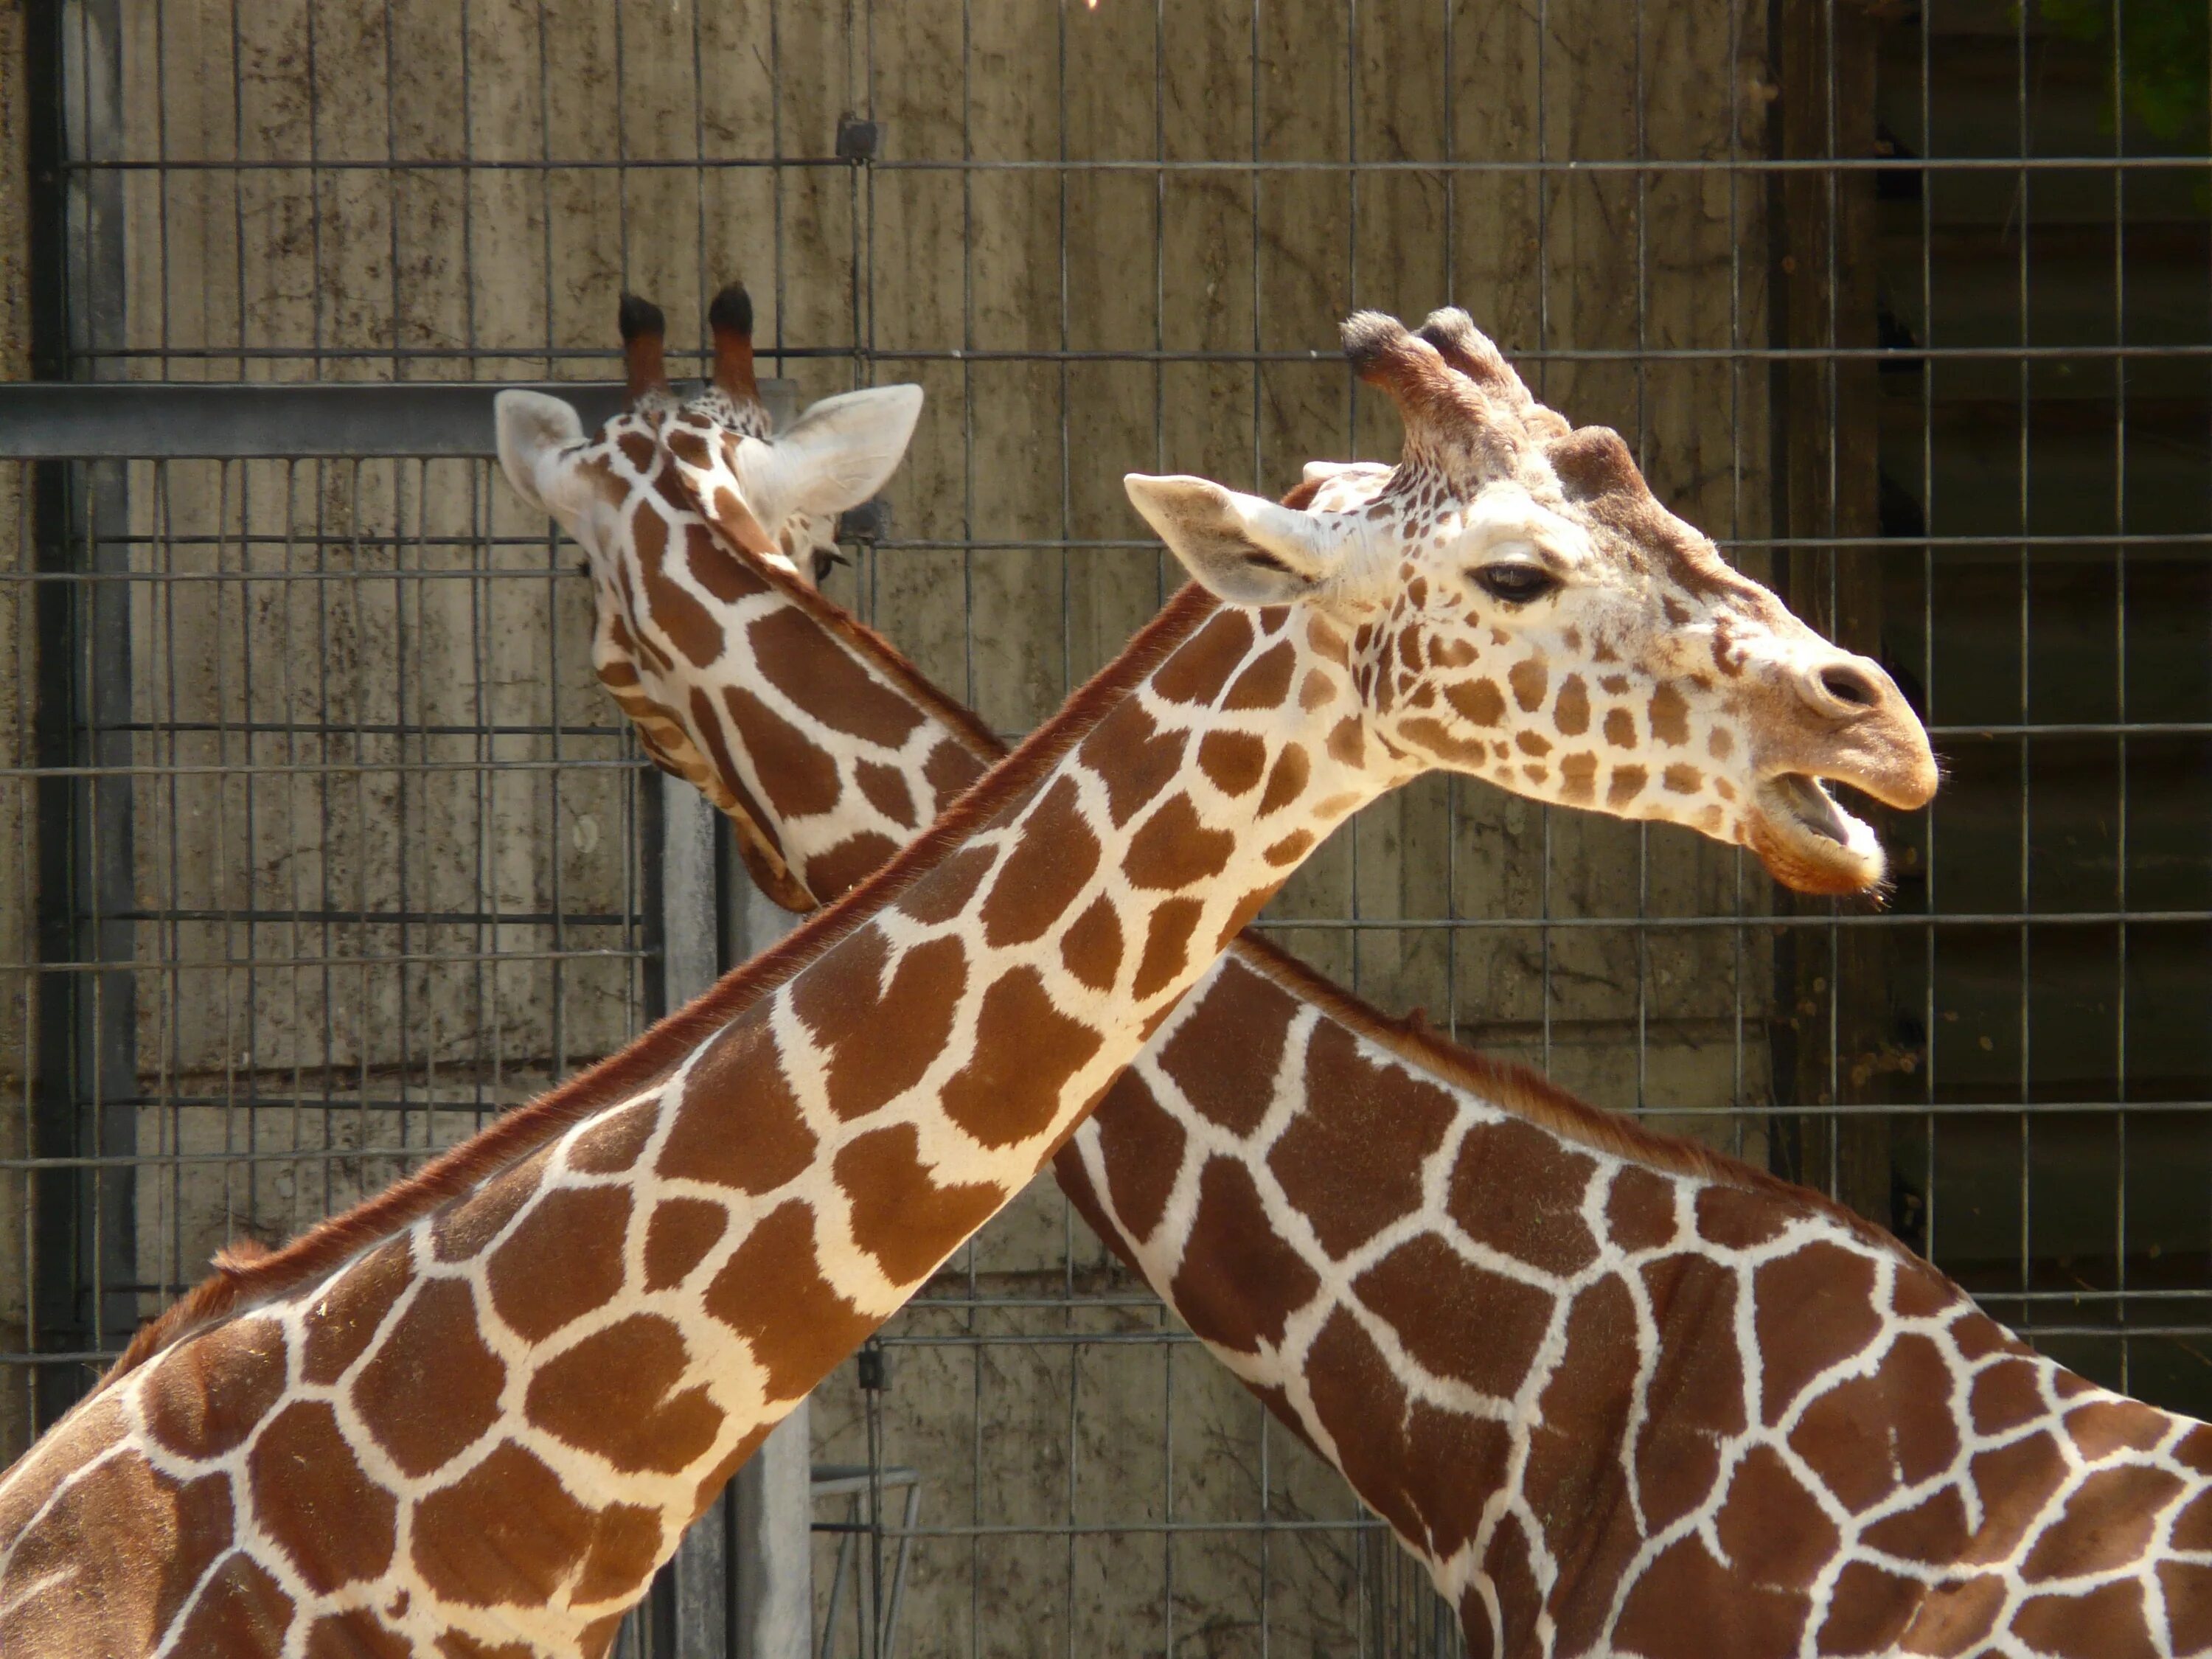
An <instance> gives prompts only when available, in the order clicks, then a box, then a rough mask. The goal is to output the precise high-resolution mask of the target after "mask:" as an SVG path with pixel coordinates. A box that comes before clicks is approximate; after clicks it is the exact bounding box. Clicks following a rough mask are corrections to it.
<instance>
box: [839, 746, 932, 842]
mask: <svg viewBox="0 0 2212 1659" xmlns="http://www.w3.org/2000/svg"><path fill="white" fill-rule="evenodd" d="M853 779H854V782H856V783H858V784H859V785H860V793H862V794H863V795H866V797H867V798H868V802H869V804H870V805H872V806H873V807H874V808H875V809H876V811H878V812H881V813H882V814H883V815H884V817H887V818H889V819H890V821H891V822H892V823H896V824H897V825H898V826H899V827H900V828H902V829H915V828H918V827H919V819H918V818H917V816H916V814H915V810H914V792H913V791H912V790H910V789H908V787H907V786H906V777H905V775H904V774H902V773H901V772H900V770H899V769H898V768H896V766H878V765H877V764H876V763H874V762H873V761H862V762H860V763H859V764H858V765H856V766H854V769H853Z"/></svg>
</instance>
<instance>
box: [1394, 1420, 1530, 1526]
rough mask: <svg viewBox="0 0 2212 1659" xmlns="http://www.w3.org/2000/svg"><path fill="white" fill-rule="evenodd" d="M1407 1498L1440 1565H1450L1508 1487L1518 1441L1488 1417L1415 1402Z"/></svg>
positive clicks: (1410, 1426) (1409, 1434) (1408, 1438)
mask: <svg viewBox="0 0 2212 1659" xmlns="http://www.w3.org/2000/svg"><path fill="white" fill-rule="evenodd" d="M1406 1443H1407V1447H1408V1449H1409V1451H1410V1454H1411V1455H1409V1456H1408V1457H1407V1461H1406V1468H1405V1474H1404V1475H1403V1480H1404V1483H1405V1487H1406V1493H1407V1497H1408V1498H1411V1499H1412V1501H1413V1510H1414V1512H1415V1513H1416V1514H1417V1515H1419V1516H1420V1519H1421V1525H1422V1527H1423V1528H1424V1530H1425V1532H1426V1533H1427V1534H1428V1541H1429V1547H1430V1548H1431V1550H1432V1551H1433V1552H1434V1553H1435V1554H1436V1556H1437V1558H1438V1559H1449V1558H1450V1557H1451V1556H1453V1555H1454V1554H1455V1553H1457V1552H1458V1550H1459V1547H1460V1546H1461V1545H1462V1544H1464V1543H1466V1542H1467V1541H1468V1540H1470V1539H1472V1538H1473V1537H1474V1535H1475V1534H1476V1533H1477V1532H1478V1531H1480V1528H1481V1526H1482V1516H1483V1510H1484V1508H1485V1506H1486V1504H1487V1503H1488V1501H1489V1499H1490V1497H1491V1495H1492V1493H1493V1492H1497V1491H1498V1490H1499V1488H1501V1487H1502V1486H1504V1484H1505V1480H1506V1474H1507V1470H1508V1468H1509V1466H1510V1462H1511V1461H1512V1456H1513V1450H1514V1436H1513V1434H1512V1432H1511V1431H1510V1430H1509V1429H1508V1428H1507V1427H1506V1425H1504V1424H1503V1423H1499V1422H1497V1421H1495V1420H1493V1419H1490V1418H1486V1417H1474V1416H1470V1415H1468V1414H1467V1413H1462V1412H1454V1411H1443V1410H1440V1409H1438V1408H1437V1407H1434V1406H1431V1405H1429V1404H1428V1403H1427V1402H1426V1401H1414V1402H1413V1413H1412V1416H1411V1418H1410V1419H1409V1420H1408V1422H1407V1431H1406Z"/></svg>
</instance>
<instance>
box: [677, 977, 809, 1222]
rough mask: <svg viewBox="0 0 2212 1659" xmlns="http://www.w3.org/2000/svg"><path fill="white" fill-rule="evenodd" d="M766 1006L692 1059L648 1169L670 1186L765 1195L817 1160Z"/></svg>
mask: <svg viewBox="0 0 2212 1659" xmlns="http://www.w3.org/2000/svg"><path fill="white" fill-rule="evenodd" d="M769 1006H770V1005H769V1000H768V999H766V998H763V999H762V1000H760V1001H758V1002H757V1003H755V1004H754V1005H753V1006H752V1007H750V1008H749V1009H747V1010H746V1011H745V1012H744V1013H742V1014H740V1015H738V1018H735V1019H733V1020H732V1021H731V1022H730V1024H728V1025H726V1026H725V1027H724V1028H723V1029H722V1030H721V1031H720V1033H719V1034H718V1035H717V1036H715V1037H714V1040H713V1041H712V1042H709V1043H708V1045H707V1048H706V1049H705V1051H704V1052H703V1053H702V1054H700V1055H699V1057H698V1059H697V1060H694V1061H693V1062H692V1065H691V1069H690V1072H689V1073H687V1074H686V1075H685V1077H684V1093H683V1097H682V1099H681V1100H680V1101H679V1102H678V1103H676V1120H675V1121H674V1122H673V1123H671V1125H670V1126H669V1129H668V1134H667V1138H666V1139H664V1140H663V1141H662V1142H661V1143H660V1152H659V1155H658V1156H657V1157H656V1158H654V1159H653V1167H654V1169H656V1170H658V1171H659V1173H660V1174H661V1175H663V1176H667V1177H669V1178H670V1179H671V1180H682V1181H703V1182H708V1184H710V1185H712V1186H716V1187H727V1188H732V1189H733V1190H735V1191H738V1192H741V1193H753V1194H760V1193H770V1192H774V1191H775V1189H776V1188H778V1187H781V1186H782V1185H783V1184H784V1183H785V1182H787V1181H790V1180H792V1179H793V1177H794V1176H797V1175H798V1174H799V1172H800V1171H801V1170H805V1168H806V1167H807V1166H808V1165H809V1164H811V1163H813V1161H814V1148H815V1140H814V1132H813V1131H812V1130H811V1129H809V1128H808V1127H806V1120H805V1116H804V1115H802V1114H801V1113H800V1111H799V1102H798V1099H797V1098H796V1097H794V1096H793V1094H792V1092H791V1085H790V1084H789V1083H787V1081H785V1079H784V1075H783V1066H782V1065H781V1060H779V1057H778V1055H777V1052H776V1045H775V1037H774V1036H773V1035H771V1034H770V1032H769V1029H768V1016H769Z"/></svg>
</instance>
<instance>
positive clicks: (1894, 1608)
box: [1820, 1561, 1927, 1655]
mask: <svg viewBox="0 0 2212 1659" xmlns="http://www.w3.org/2000/svg"><path fill="white" fill-rule="evenodd" d="M1926 1594H1927V1586H1926V1585H1924V1584H1922V1583H1917V1582H1916V1581H1915V1580H1913V1579H1910V1578H1899V1577H1897V1576H1896V1575H1895V1574H1894V1573H1888V1572H1884V1571H1882V1570H1881V1568H1880V1567H1875V1566H1869V1565H1868V1564H1867V1563H1865V1562H1864V1561H1853V1562H1851V1563H1850V1564H1849V1565H1847V1566H1845V1567H1844V1570H1843V1571H1841V1572H1839V1573H1838V1574H1837V1575H1836V1583H1835V1588H1834V1589H1833V1591H1832V1593H1831V1594H1830V1595H1829V1597H1828V1616H1827V1618H1826V1619H1825V1620H1822V1621H1821V1625H1820V1651H1821V1652H1822V1653H1832V1654H1839V1655H1840V1654H1863V1653H1867V1654H1871V1653H1884V1652H1887V1651H1889V1650H1890V1649H1891V1646H1892V1644H1894V1643H1895V1642H1896V1640H1897V1637H1898V1632H1900V1631H1902V1630H1903V1629H1904V1628H1905V1621H1906V1620H1909V1619H1911V1617H1912V1610H1913V1609H1914V1608H1915V1607H1917V1606H1918V1605H1919V1603H1920V1598H1921V1597H1922V1596H1923V1595H1926Z"/></svg>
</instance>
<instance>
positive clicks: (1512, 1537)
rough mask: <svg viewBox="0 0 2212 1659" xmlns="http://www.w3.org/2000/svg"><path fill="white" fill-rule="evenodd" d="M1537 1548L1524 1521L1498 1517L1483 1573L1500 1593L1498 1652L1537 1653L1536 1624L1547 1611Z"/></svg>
mask: <svg viewBox="0 0 2212 1659" xmlns="http://www.w3.org/2000/svg"><path fill="white" fill-rule="evenodd" d="M1535 1556H1536V1545H1535V1541H1534V1540H1533V1539H1531V1538H1530V1537H1529V1536H1528V1533H1527V1532H1526V1531H1525V1530H1524V1529H1523V1528H1522V1523H1521V1517H1520V1516H1516V1515H1511V1514H1508V1515H1505V1516H1501V1517H1499V1520H1498V1528H1497V1530H1496V1531H1495V1532H1493V1533H1492V1534H1491V1535H1490V1547H1489V1548H1488V1549H1486V1551H1484V1552H1483V1557H1482V1570H1483V1571H1485V1572H1486V1573H1488V1574H1489V1575H1490V1579H1491V1583H1492V1584H1494V1585H1496V1586H1497V1589H1498V1622H1499V1623H1500V1624H1501V1625H1503V1626H1504V1630H1503V1631H1502V1632H1500V1635H1501V1638H1502V1639H1501V1640H1500V1641H1499V1643H1498V1652H1499V1653H1501V1654H1516V1655H1517V1654H1522V1653H1528V1652H1533V1651H1536V1649H1535V1647H1534V1643H1535V1639H1536V1620H1537V1619H1538V1618H1539V1617H1540V1616H1541V1614H1542V1613H1543V1610H1544V1592H1543V1587H1542V1585H1541V1583H1539V1582H1538V1580H1537V1577H1536V1560H1535Z"/></svg>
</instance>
